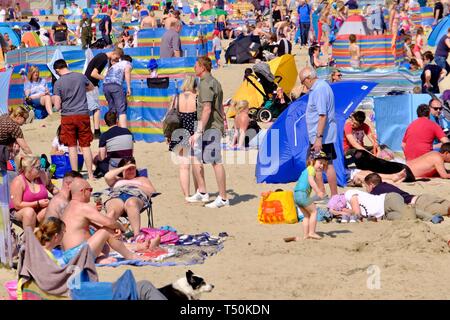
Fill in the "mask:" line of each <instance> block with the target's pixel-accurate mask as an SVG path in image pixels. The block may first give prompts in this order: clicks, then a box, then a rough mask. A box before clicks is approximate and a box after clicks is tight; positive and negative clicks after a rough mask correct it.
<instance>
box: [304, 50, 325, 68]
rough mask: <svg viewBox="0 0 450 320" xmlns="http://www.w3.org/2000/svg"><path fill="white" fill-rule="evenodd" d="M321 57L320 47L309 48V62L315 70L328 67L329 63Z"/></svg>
mask: <svg viewBox="0 0 450 320" xmlns="http://www.w3.org/2000/svg"><path fill="white" fill-rule="evenodd" d="M319 55H320V47H319V46H312V47H310V48H309V60H310V63H311V65H312V66H313V67H314V69H317V68H321V67H327V66H328V64H329V63H328V62H324V61H322V60H320V58H319Z"/></svg>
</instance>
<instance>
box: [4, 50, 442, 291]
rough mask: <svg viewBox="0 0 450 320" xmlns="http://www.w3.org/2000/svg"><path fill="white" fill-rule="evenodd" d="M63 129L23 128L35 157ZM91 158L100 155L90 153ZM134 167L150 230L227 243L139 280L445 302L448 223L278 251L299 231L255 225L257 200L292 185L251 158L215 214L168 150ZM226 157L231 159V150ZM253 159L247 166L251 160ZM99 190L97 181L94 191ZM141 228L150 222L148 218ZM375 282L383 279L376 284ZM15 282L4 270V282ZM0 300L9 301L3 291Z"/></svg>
mask: <svg viewBox="0 0 450 320" xmlns="http://www.w3.org/2000/svg"><path fill="white" fill-rule="evenodd" d="M295 53H296V60H297V66H298V67H300V66H303V65H304V63H305V62H304V61H305V54H306V51H305V50H303V51H301V52H300V51H299V50H298V48H297V51H295ZM246 67H247V66H245V65H240V66H239V65H232V66H228V67H225V68H222V69H220V70H215V71H214V72H213V74H214V75H215V76H216V77H217V78H218V79H219V80H220V81H221V83H222V86H223V88H224V93H225V98H228V97H230V96H231V95H232V93H233V92H234V91H235V89H236V88H237V87H238V85H239V84H240V82H241V79H242V75H243V70H244V69H245V68H246ZM58 124H59V118H58V116H57V115H56V116H55V117H54V119H47V120H42V121H35V122H33V123H32V124H29V125H26V126H25V127H24V134H25V138H26V140H27V141H28V142H29V144H30V145H31V147H32V149H33V151H34V152H36V153H39V154H40V153H43V152H49V151H50V141H51V140H52V139H53V137H54V135H55V131H56V128H57V126H58ZM94 149H96V148H94ZM135 153H136V159H137V163H138V166H139V167H141V168H144V167H145V168H147V169H148V171H149V176H150V179H151V181H152V182H153V184H154V185H155V186H156V188H157V190H158V191H159V192H162V195H161V196H159V197H158V198H156V199H155V201H154V217H155V223H156V226H163V225H171V226H173V227H174V228H176V229H177V230H178V231H179V232H180V233H190V234H195V233H200V232H204V231H207V232H210V233H211V234H218V233H220V232H223V231H225V232H227V233H228V234H229V238H228V239H227V240H226V241H225V243H224V249H223V250H222V251H221V252H219V254H217V255H215V256H213V257H210V258H208V259H207V260H206V261H205V263H204V264H201V265H194V266H190V267H183V266H177V267H131V268H130V269H131V270H132V271H133V273H134V275H135V277H136V279H137V280H143V279H147V280H150V281H151V282H153V283H154V284H155V285H156V286H163V285H166V284H167V283H170V282H172V281H174V280H175V279H177V278H178V277H181V276H183V274H184V273H185V272H186V271H187V270H188V269H191V270H193V271H194V272H196V273H199V274H200V275H202V276H203V277H204V278H205V279H206V280H207V281H208V282H210V283H213V284H214V285H215V289H214V290H213V292H211V293H209V294H205V295H203V296H202V298H203V299H383V298H384V299H405V298H406V299H438V298H440V299H449V298H450V293H448V292H447V289H448V283H449V281H450V274H449V273H448V266H449V265H450V253H449V247H448V245H447V240H448V239H450V231H449V230H450V228H449V225H450V222H449V220H448V219H447V218H446V220H445V221H444V222H443V223H442V224H440V225H432V224H430V223H424V222H421V221H413V222H407V223H406V222H388V221H382V222H377V223H374V222H370V223H368V222H365V223H358V224H348V225H341V224H337V223H334V222H333V223H330V224H323V223H319V224H318V228H317V229H318V232H319V233H320V234H322V235H323V236H324V238H323V239H322V240H320V241H313V240H309V241H300V242H292V243H284V242H283V237H287V236H294V235H298V236H301V235H302V234H301V233H302V231H301V225H300V224H294V225H261V224H259V222H258V221H257V210H258V204H259V199H260V194H261V192H263V191H267V190H274V189H276V188H283V189H292V188H293V183H291V184H285V185H265V184H262V185H261V184H256V182H255V175H254V173H255V165H254V158H255V156H256V154H255V152H254V151H252V152H247V153H245V152H243V151H238V152H235V153H234V155H236V154H239V155H240V156H246V157H247V159H248V160H247V161H243V162H242V164H238V162H237V161H235V163H234V164H226V165H225V169H226V175H227V189H228V194H229V195H230V202H231V206H230V207H229V208H222V209H220V210H212V209H207V208H203V207H202V206H200V205H188V204H186V203H185V202H184V199H183V196H182V193H181V189H180V187H179V182H178V169H177V166H176V165H175V164H173V163H172V161H171V157H170V153H169V152H168V150H167V145H166V144H165V143H152V144H147V143H145V142H137V143H136V146H135ZM226 154H227V156H230V157H232V155H233V153H232V152H229V151H227V152H226ZM251 157H253V160H252V161H253V162H252V161H250V160H251V159H249V158H251ZM205 174H206V179H207V186H208V190H209V191H210V192H212V193H213V195H217V187H216V183H215V179H214V174H213V171H212V168H211V167H208V166H207V167H206V168H205ZM93 187H94V188H95V190H96V191H98V190H101V189H102V188H104V187H105V183H104V182H103V180H100V181H97V182H95V183H93ZM400 187H401V188H403V189H405V190H407V191H411V192H414V193H423V192H428V193H436V194H439V195H441V196H443V197H449V195H450V184H449V183H448V182H446V181H443V180H440V179H436V180H434V181H433V182H428V183H424V182H417V183H414V184H405V183H402V184H400ZM143 219H144V223H146V221H145V220H146V218H144V216H143ZM126 269H127V267H120V268H105V267H103V268H98V272H99V275H100V280H102V281H114V280H115V279H117V278H118V276H119V275H121V274H122V273H123V272H124V270H126ZM378 275H379V276H378ZM14 277H15V275H14V272H13V271H9V270H5V269H2V270H0V283H2V284H3V283H4V282H5V281H7V280H11V279H13V278H14ZM0 296H3V297H5V296H6V292H5V290H4V288H3V286H0Z"/></svg>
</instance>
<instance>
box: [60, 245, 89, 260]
mask: <svg viewBox="0 0 450 320" xmlns="http://www.w3.org/2000/svg"><path fill="white" fill-rule="evenodd" d="M84 246H87V242H86V241H84V242H82V243H80V244H79V245H77V246H76V247H73V248H71V249H69V250H66V251H64V253H63V255H62V261H63V262H64V264H68V263H69V262H70V260H72V259H73V258H74V257H76V255H77V254H78V253H79V252H80V251H81V249H83V248H84Z"/></svg>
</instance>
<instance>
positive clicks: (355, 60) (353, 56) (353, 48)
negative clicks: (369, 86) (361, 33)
mask: <svg viewBox="0 0 450 320" xmlns="http://www.w3.org/2000/svg"><path fill="white" fill-rule="evenodd" d="M348 40H349V41H350V44H349V46H348V51H349V52H350V66H351V67H352V68H359V62H360V58H361V54H360V50H359V45H358V44H357V43H356V35H354V34H351V35H350V36H349V37H348Z"/></svg>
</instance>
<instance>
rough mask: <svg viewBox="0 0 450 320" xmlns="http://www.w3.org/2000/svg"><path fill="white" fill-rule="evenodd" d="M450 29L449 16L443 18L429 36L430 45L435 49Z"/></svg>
mask: <svg viewBox="0 0 450 320" xmlns="http://www.w3.org/2000/svg"><path fill="white" fill-rule="evenodd" d="M448 28H450V17H449V16H447V17H445V18H443V19H442V20H441V21H439V23H438V24H437V25H436V26H435V27H434V28H433V31H431V33H430V35H429V36H428V45H429V46H431V47H434V46H435V45H437V44H438V42H439V40H441V38H442V37H443V36H445V35H446V34H447V30H448Z"/></svg>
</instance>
